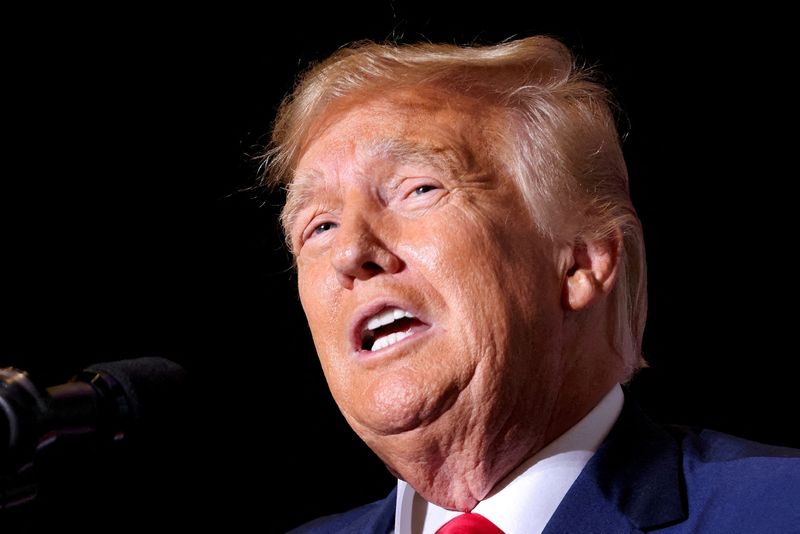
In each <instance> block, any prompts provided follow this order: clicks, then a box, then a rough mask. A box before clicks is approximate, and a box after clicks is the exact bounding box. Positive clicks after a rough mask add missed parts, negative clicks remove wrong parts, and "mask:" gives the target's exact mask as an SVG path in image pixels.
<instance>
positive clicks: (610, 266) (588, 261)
mask: <svg viewBox="0 0 800 534" xmlns="http://www.w3.org/2000/svg"><path fill="white" fill-rule="evenodd" d="M569 251H570V256H571V257H570V260H571V261H569V262H568V265H569V267H568V269H567V270H566V273H565V280H564V306H565V307H566V308H567V309H568V310H572V311H578V310H583V309H586V308H588V307H589V306H591V305H592V303H594V302H595V301H596V300H598V299H600V298H602V297H604V296H606V295H608V294H609V293H611V290H612V289H613V288H614V283H615V282H616V278H617V269H618V266H619V261H620V257H621V255H622V236H621V234H620V232H619V231H617V232H615V233H614V235H612V236H611V237H606V238H602V239H595V240H591V241H589V242H583V241H576V242H575V243H573V244H572V246H571V247H570V248H569Z"/></svg>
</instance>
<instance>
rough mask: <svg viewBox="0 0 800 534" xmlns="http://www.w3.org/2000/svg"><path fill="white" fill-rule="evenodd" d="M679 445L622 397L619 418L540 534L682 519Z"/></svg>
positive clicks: (649, 525)
mask: <svg viewBox="0 0 800 534" xmlns="http://www.w3.org/2000/svg"><path fill="white" fill-rule="evenodd" d="M681 462H682V455H681V450H680V447H679V444H678V442H677V441H676V439H675V438H674V437H672V436H671V435H670V434H669V433H667V432H666V431H665V430H663V429H662V428H661V427H659V426H656V425H655V424H654V423H652V422H651V421H650V420H649V419H647V417H645V416H644V414H643V413H642V412H641V410H640V409H639V407H638V406H637V405H636V403H635V402H634V401H633V400H632V399H631V398H630V395H629V394H628V393H627V392H626V399H625V405H624V406H623V409H622V413H620V417H619V419H618V420H617V422H616V424H615V425H614V428H612V430H611V432H610V433H609V435H608V437H607V438H606V440H605V441H604V442H603V445H601V447H600V449H599V450H598V451H597V453H596V454H595V455H594V456H593V457H592V459H591V460H590V461H589V463H588V464H587V465H586V467H585V468H584V470H583V471H582V472H581V474H580V476H578V478H577V480H576V481H575V483H574V484H573V485H572V487H571V488H570V490H569V492H567V495H566V496H565V497H564V500H563V501H562V502H561V505H560V506H559V507H558V509H557V510H556V512H555V514H554V515H553V517H552V518H551V519H550V522H549V523H548V524H547V527H545V529H544V532H545V533H547V534H555V533H559V532H630V531H635V530H636V529H638V530H647V529H652V528H655V527H658V526H666V525H669V524H674V523H678V522H680V521H683V520H685V519H686V517H687V514H686V504H685V498H684V495H685V490H684V487H683V486H684V482H683V474H682V468H681Z"/></svg>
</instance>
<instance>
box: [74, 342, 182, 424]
mask: <svg viewBox="0 0 800 534" xmlns="http://www.w3.org/2000/svg"><path fill="white" fill-rule="evenodd" d="M85 371H86V372H91V373H105V374H107V375H109V376H111V377H112V378H113V379H114V380H116V381H117V382H118V383H119V385H120V386H121V387H122V390H123V392H124V393H125V396H126V397H127V398H128V402H129V404H130V410H131V415H132V416H133V419H134V420H139V419H141V418H142V417H147V416H148V414H149V413H150V412H151V411H154V410H159V409H160V408H161V407H162V405H163V403H164V402H165V401H166V402H168V401H169V400H170V399H171V398H173V397H175V396H176V395H177V394H178V392H179V391H180V389H181V386H182V385H183V383H184V381H185V379H186V371H185V369H184V368H183V367H181V366H180V365H178V364H177V363H175V362H173V361H171V360H168V359H166V358H157V357H145V358H135V359H130V360H119V361H113V362H105V363H96V364H93V365H91V366H89V367H87V368H86V370H85Z"/></svg>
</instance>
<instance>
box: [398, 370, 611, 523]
mask: <svg viewBox="0 0 800 534" xmlns="http://www.w3.org/2000/svg"><path fill="white" fill-rule="evenodd" d="M623 402H624V395H623V393H622V388H621V387H620V386H619V384H616V385H615V386H614V387H613V388H612V389H611V391H609V392H608V393H607V394H606V395H605V397H603V398H602V399H601V400H600V402H599V403H598V404H597V406H595V407H594V408H593V409H592V411H590V412H589V413H588V414H587V415H586V416H585V417H584V418H583V419H581V420H580V421H578V422H577V423H576V424H575V425H574V426H573V427H572V428H570V429H569V430H567V431H566V432H565V433H563V434H562V435H561V436H559V437H558V438H556V439H555V440H553V441H552V442H550V444H549V445H547V446H545V447H544V448H543V449H541V450H540V451H539V452H537V453H536V454H535V455H534V456H532V457H531V458H529V459H528V460H527V461H525V462H524V463H523V464H521V465H520V466H519V467H518V468H517V469H515V470H514V471H512V472H511V473H510V474H509V475H508V476H507V477H506V478H505V479H504V480H503V481H502V482H501V483H500V484H498V487H500V488H502V489H500V491H498V492H496V493H494V494H493V495H492V496H490V497H488V498H487V499H485V500H483V501H481V502H479V503H478V505H477V506H476V507H475V509H473V510H472V511H473V512H475V513H479V514H481V515H483V516H484V517H486V518H488V519H489V520H490V521H492V522H493V523H494V524H496V525H497V526H498V527H500V529H501V530H502V531H503V532H505V533H506V534H517V533H522V532H525V533H531V532H541V531H542V530H543V529H544V527H545V525H546V524H547V522H548V521H549V520H550V517H552V515H553V513H554V512H555V510H556V508H558V505H559V504H560V503H561V501H562V499H563V498H564V496H565V495H566V494H567V491H569V488H570V486H571V485H572V483H573V482H575V479H576V478H578V475H579V474H580V472H581V470H583V468H584V467H585V466H586V464H587V463H588V462H589V459H590V458H591V457H592V455H593V454H594V453H595V451H597V449H598V448H599V447H600V444H601V443H602V442H603V440H604V439H605V437H606V436H607V435H608V433H609V431H610V430H611V427H612V426H614V423H615V422H616V420H617V417H619V414H620V411H621V410H622V405H623ZM460 513H461V512H456V511H452V510H447V509H444V508H441V507H439V506H436V505H435V504H432V503H428V502H426V501H425V500H424V499H423V498H422V497H421V496H420V495H418V494H417V492H416V491H414V489H413V488H412V487H411V486H409V485H408V484H407V483H406V482H405V481H403V480H398V481H397V511H396V514H395V531H394V532H395V534H433V533H435V532H436V530H437V529H438V528H439V527H440V526H442V525H443V524H444V523H446V522H447V521H449V520H450V519H452V518H454V517H456V516H457V515H460Z"/></svg>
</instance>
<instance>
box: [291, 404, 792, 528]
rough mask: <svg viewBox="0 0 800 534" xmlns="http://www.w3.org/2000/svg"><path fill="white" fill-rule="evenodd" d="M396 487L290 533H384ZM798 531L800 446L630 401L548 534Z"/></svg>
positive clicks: (390, 523)
mask: <svg viewBox="0 0 800 534" xmlns="http://www.w3.org/2000/svg"><path fill="white" fill-rule="evenodd" d="M395 499H396V490H395V491H392V493H391V494H389V496H388V497H386V498H385V499H383V500H381V501H378V502H375V503H372V504H369V505H367V506H362V507H360V508H356V509H354V510H351V511H349V512H347V513H344V514H339V515H334V516H329V517H324V518H321V519H317V520H316V521H313V522H311V523H308V524H306V525H303V526H302V527H300V528H298V529H295V530H293V531H292V534H301V533H303V534H305V533H309V534H310V533H313V534H322V533H341V534H344V533H358V534H372V533H374V534H387V533H388V532H391V530H392V529H393V528H394V514H395ZM650 531H658V532H660V533H662V532H663V533H670V534H673V533H697V532H714V533H717V532H723V533H734V532H741V533H748V534H749V533H762V532H764V533H766V532H769V533H787V532H789V533H792V532H793V533H800V450H795V449H786V448H780V447H771V446H768V445H762V444H759V443H754V442H752V441H747V440H743V439H739V438H736V437H733V436H729V435H726V434H721V433H718V432H713V431H709V430H701V431H694V430H690V429H685V428H663V427H660V426H658V425H655V424H654V423H653V422H652V421H650V420H649V419H647V418H646V417H645V416H644V414H642V412H641V411H640V410H639V408H638V406H637V405H636V404H635V403H634V402H632V401H631V399H630V398H626V401H625V405H624V407H623V409H622V413H621V414H620V417H619V419H618V420H617V422H616V424H615V425H614V428H613V429H612V430H611V432H610V433H609V435H608V437H607V438H606V440H605V441H604V442H603V444H602V445H601V447H600V449H599V450H598V451H597V453H596V454H595V455H594V456H593V457H592V459H591V460H590V461H589V463H588V464H587V465H586V467H585V468H584V470H583V471H582V472H581V474H580V476H578V478H577V480H576V481H575V483H574V484H573V485H572V487H571V488H570V490H569V492H568V493H567V495H566V496H565V497H564V500H563V501H562V502H561V504H560V505H559V507H558V509H557V510H556V512H555V514H554V515H553V517H552V518H551V519H550V522H549V523H548V524H547V527H546V528H545V530H544V532H545V533H546V534H556V533H615V534H616V533H623V532H650Z"/></svg>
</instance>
